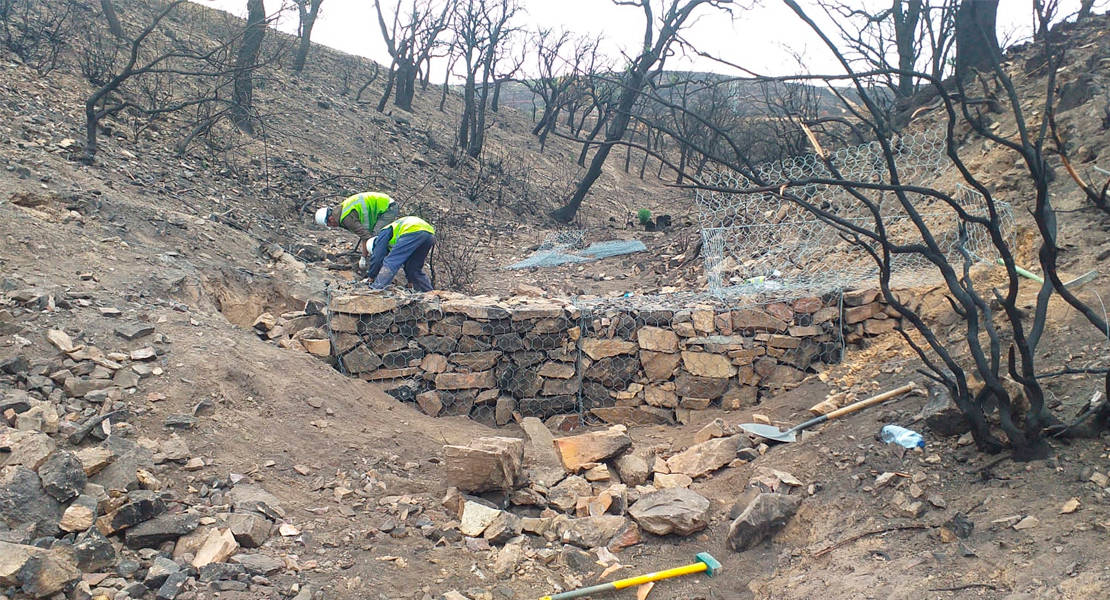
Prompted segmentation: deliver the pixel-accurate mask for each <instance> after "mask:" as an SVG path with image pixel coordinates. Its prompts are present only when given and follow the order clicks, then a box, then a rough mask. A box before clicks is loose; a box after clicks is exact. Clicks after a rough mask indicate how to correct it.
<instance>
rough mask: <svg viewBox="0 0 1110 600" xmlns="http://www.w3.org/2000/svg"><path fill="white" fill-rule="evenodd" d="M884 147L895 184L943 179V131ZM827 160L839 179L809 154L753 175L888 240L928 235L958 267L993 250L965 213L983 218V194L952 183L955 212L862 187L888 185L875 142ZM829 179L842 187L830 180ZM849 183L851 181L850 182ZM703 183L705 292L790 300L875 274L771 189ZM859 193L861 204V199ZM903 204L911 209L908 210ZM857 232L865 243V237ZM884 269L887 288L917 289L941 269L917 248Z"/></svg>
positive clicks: (738, 180) (998, 212) (734, 179)
mask: <svg viewBox="0 0 1110 600" xmlns="http://www.w3.org/2000/svg"><path fill="white" fill-rule="evenodd" d="M893 150H894V152H893V159H894V169H893V172H894V173H896V174H897V183H900V184H902V185H906V186H922V187H924V186H925V185H927V184H928V183H930V182H935V181H937V180H939V179H941V178H942V177H943V175H944V171H945V167H946V166H947V164H948V163H947V161H946V157H945V152H946V147H945V132H944V131H943V130H926V131H922V132H918V133H915V134H910V135H905V136H903V137H901V138H898V139H897V140H895V141H894V142H893ZM830 162H831V163H832V164H833V165H835V166H836V168H837V171H838V175H834V174H833V173H832V172H831V170H830V169H829V166H828V164H827V163H826V162H825V161H823V160H822V159H821V158H820V157H818V156H816V155H807V156H801V157H796V158H792V159H787V160H783V161H780V162H775V163H768V164H765V165H760V166H759V167H757V168H756V169H755V172H754V175H755V176H756V177H758V179H760V180H761V184H766V185H768V186H789V187H790V191H791V193H793V194H795V195H797V196H798V197H800V198H802V199H803V200H805V201H806V202H808V203H809V204H811V205H812V206H815V207H817V208H819V209H821V210H823V211H825V212H827V213H828V214H829V215H831V216H833V217H835V218H837V219H840V220H842V221H843V222H844V224H848V225H851V226H855V227H859V228H861V229H862V230H865V231H869V232H880V231H881V232H882V234H883V235H885V236H887V237H888V239H889V240H890V241H891V242H892V243H894V244H897V245H900V246H905V247H909V246H912V245H914V244H924V243H926V242H927V236H928V237H931V238H933V239H934V240H935V242H936V244H937V245H938V247H939V249H940V255H942V256H943V257H944V259H945V260H947V261H948V262H949V263H951V264H957V265H958V264H961V263H962V262H963V261H964V260H965V259H967V258H968V257H970V259H971V260H974V261H988V262H989V261H992V260H994V258H995V257H996V256H997V251H996V249H995V246H994V243H993V240H992V239H991V238H990V234H989V230H988V228H987V227H984V226H983V225H981V224H976V223H974V222H971V221H969V220H968V218H967V217H971V218H973V219H974V218H990V217H991V213H990V211H989V210H988V209H989V207H988V203H987V200H986V198H985V197H984V196H983V195H982V194H980V193H979V192H978V191H976V190H974V189H971V188H968V187H965V186H962V185H958V186H957V189H956V193H955V194H954V195H953V198H954V199H955V200H956V202H957V204H958V206H959V208H960V209H961V210H962V211H964V214H963V215H961V213H960V211H958V210H957V209H956V208H955V207H953V206H952V205H951V204H949V203H947V202H945V201H944V200H942V199H940V198H938V197H936V196H935V195H932V194H928V193H919V192H912V191H906V192H902V193H895V192H894V191H891V190H889V189H885V190H884V189H874V188H873V187H868V186H869V185H874V184H885V185H889V184H891V183H892V182H893V181H894V178H893V177H892V176H891V173H892V171H891V169H890V165H889V164H888V163H887V160H886V158H885V155H884V153H883V150H882V147H881V146H880V145H879V143H878V142H872V143H870V144H864V145H862V146H856V147H852V148H843V149H840V150H837V151H836V152H834V153H833V154H832V155H831V159H830ZM835 180H839V181H843V182H847V183H845V184H833V183H829V181H835ZM853 182H855V183H858V184H860V185H856V186H852V185H851V183H853ZM711 183H712V185H713V187H715V188H718V190H714V191H701V192H699V193H698V194H697V202H698V208H699V218H700V220H701V225H702V238H703V247H704V257H705V268H706V274H707V277H708V282H709V287H710V289H711V290H715V291H717V292H718V293H724V294H731V295H746V294H751V293H770V294H780V295H784V296H789V295H797V294H799V293H801V292H805V291H809V292H823V291H828V290H836V289H852V288H855V287H859V286H865V285H870V284H871V283H872V282H873V281H874V280H875V279H876V277H877V275H878V265H877V263H876V261H875V260H874V258H873V257H872V256H871V255H870V254H869V253H868V252H867V251H866V250H865V248H863V247H862V246H861V245H860V244H859V243H857V242H856V241H855V240H852V239H850V238H849V236H846V235H845V234H844V230H845V228H844V227H836V226H834V225H832V224H830V223H829V222H828V220H826V219H822V218H821V217H819V216H817V215H816V214H814V213H813V212H811V211H809V210H807V209H806V208H804V207H802V206H800V205H797V204H792V203H789V202H784V201H782V200H780V199H779V198H778V197H777V196H776V195H775V194H772V193H769V192H751V193H747V192H743V191H742V190H744V189H754V188H757V187H758V186H757V185H756V183H755V182H753V181H752V180H751V179H748V178H746V177H744V176H743V175H740V174H738V173H734V172H720V173H717V174H716V175H715V176H714V178H712V179H711ZM861 186H862V187H861ZM720 190H737V191H736V192H729V191H720ZM861 195H862V196H863V197H865V198H867V199H868V200H869V201H870V204H871V205H870V206H868V203H865V202H863V201H862V200H860V198H859V197H858V196H861ZM907 204H908V205H909V207H910V209H912V210H907ZM993 206H994V209H995V213H994V215H993V216H994V218H995V219H997V221H996V222H997V224H998V226H999V229H1000V231H1002V232H1003V237H1004V239H1005V241H1006V242H1007V243H1012V239H1013V236H1014V224H1013V212H1012V209H1011V207H1010V205H1009V204H1007V203H1005V202H1000V201H997V200H995V201H994V202H993ZM861 238H862V239H863V240H864V241H866V237H864V236H861ZM965 252H966V255H965ZM891 272H892V280H893V284H894V285H895V286H896V287H910V286H914V285H919V284H922V283H927V282H930V281H933V280H937V279H939V276H940V271H939V270H938V269H936V268H935V266H934V265H933V264H931V263H930V262H929V261H928V260H927V259H926V257H925V256H924V255H923V254H921V253H918V252H907V253H901V254H896V255H894V257H893V259H892V261H891Z"/></svg>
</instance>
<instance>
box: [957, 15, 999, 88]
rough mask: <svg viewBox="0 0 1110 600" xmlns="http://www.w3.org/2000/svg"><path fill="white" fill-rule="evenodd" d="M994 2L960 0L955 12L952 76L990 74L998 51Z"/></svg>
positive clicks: (961, 77) (963, 76)
mask: <svg viewBox="0 0 1110 600" xmlns="http://www.w3.org/2000/svg"><path fill="white" fill-rule="evenodd" d="M997 25H998V0H963V2H961V3H960V8H959V11H957V12H956V77H957V78H959V79H960V80H961V81H965V80H966V79H967V76H968V74H969V73H970V71H971V70H973V69H974V70H976V71H992V70H993V69H994V65H995V61H996V60H997V57H998V56H999V55H1000V51H999V49H998V33H997Z"/></svg>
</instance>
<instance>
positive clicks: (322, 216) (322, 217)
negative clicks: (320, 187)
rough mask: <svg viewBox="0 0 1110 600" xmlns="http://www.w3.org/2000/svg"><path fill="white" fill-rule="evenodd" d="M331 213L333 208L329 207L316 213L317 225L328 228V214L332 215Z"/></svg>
mask: <svg viewBox="0 0 1110 600" xmlns="http://www.w3.org/2000/svg"><path fill="white" fill-rule="evenodd" d="M330 212H331V208H329V207H327V206H325V207H322V208H321V209H320V210H318V211H316V224H317V225H319V226H320V227H327V226H328V213H330Z"/></svg>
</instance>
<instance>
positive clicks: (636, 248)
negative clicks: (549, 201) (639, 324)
mask: <svg viewBox="0 0 1110 600" xmlns="http://www.w3.org/2000/svg"><path fill="white" fill-rule="evenodd" d="M587 233H588V231H587V230H585V229H575V230H568V231H555V232H552V233H549V234H547V237H546V238H544V241H543V243H541V244H540V245H539V247H538V248H536V251H535V252H533V253H532V254H531V255H529V256H528V257H527V258H525V259H524V260H521V261H518V262H515V263H513V264H511V265H507V266H505V267H504V268H506V269H530V268H535V267H557V266H559V265H565V264H568V263H584V262H591V261H594V260H600V259H602V258H609V257H612V256H622V255H625V254H633V253H635V252H643V251H645V250H647V246H645V245H644V243H643V242H641V241H640V240H607V241H596V242H594V243H592V244H590V245H589V246H586V236H587Z"/></svg>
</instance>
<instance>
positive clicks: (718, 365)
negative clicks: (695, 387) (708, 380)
mask: <svg viewBox="0 0 1110 600" xmlns="http://www.w3.org/2000/svg"><path fill="white" fill-rule="evenodd" d="M682 366H683V367H685V368H686V371H687V372H688V373H690V374H691V375H694V376H697V377H716V378H720V377H732V376H733V375H735V374H736V367H734V366H733V365H732V360H730V359H729V357H728V356H725V355H723V354H710V353H708V352H683V353H682Z"/></svg>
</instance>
